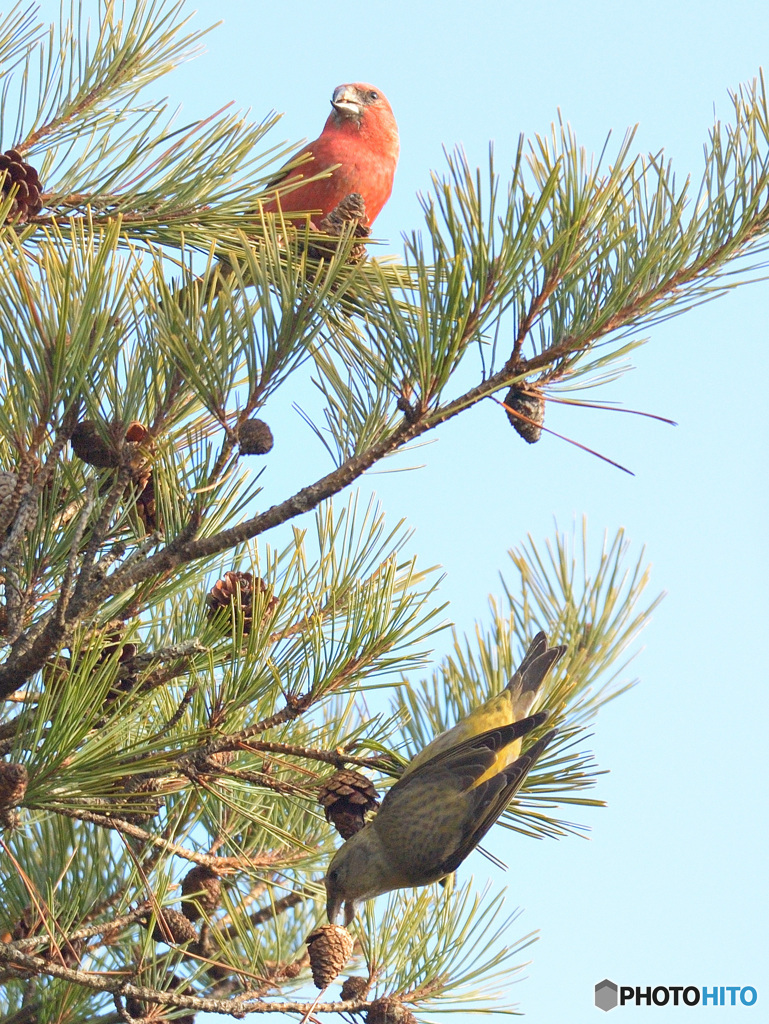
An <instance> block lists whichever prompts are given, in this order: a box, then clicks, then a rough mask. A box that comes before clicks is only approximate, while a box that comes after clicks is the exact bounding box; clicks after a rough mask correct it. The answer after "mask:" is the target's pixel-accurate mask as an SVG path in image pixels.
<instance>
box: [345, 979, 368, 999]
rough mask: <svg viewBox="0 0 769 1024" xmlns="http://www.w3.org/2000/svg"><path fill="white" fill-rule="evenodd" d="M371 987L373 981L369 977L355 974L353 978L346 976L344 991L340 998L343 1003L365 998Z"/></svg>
mask: <svg viewBox="0 0 769 1024" xmlns="http://www.w3.org/2000/svg"><path fill="white" fill-rule="evenodd" d="M370 988H371V982H370V981H369V980H368V978H360V977H357V976H356V975H353V976H352V977H351V978H345V979H344V984H343V985H342V991H341V993H340V996H339V998H340V999H341V1000H342V1002H343V1003H346V1002H347V1001H348V1000H350V1001H352V1000H353V999H355V1000H356V1001H357V1000H359V999H365V998H366V996H367V995H368V990H369V989H370Z"/></svg>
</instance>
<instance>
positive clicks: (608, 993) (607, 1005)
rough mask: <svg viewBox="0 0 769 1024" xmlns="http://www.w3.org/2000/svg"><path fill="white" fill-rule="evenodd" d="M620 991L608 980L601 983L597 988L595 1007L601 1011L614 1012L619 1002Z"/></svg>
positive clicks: (605, 979)
mask: <svg viewBox="0 0 769 1024" xmlns="http://www.w3.org/2000/svg"><path fill="white" fill-rule="evenodd" d="M618 991H619V989H618V987H617V986H616V985H615V984H614V982H613V981H609V979H608V978H604V979H603V981H599V982H598V984H597V985H596V987H595V1005H596V1006H597V1007H598V1009H599V1010H613V1009H614V1007H615V1006H616V1005H617V1003H618V1001H619V1000H618V999H617V992H618Z"/></svg>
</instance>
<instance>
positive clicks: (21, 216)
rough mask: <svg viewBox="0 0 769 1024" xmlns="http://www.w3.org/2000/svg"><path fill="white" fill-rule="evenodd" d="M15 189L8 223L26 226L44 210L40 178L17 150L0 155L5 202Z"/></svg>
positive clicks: (0, 173)
mask: <svg viewBox="0 0 769 1024" xmlns="http://www.w3.org/2000/svg"><path fill="white" fill-rule="evenodd" d="M14 187H15V188H16V189H17V191H16V195H15V196H14V199H13V203H12V204H11V209H10V210H9V212H8V217H7V223H9V224H26V223H27V221H28V220H29V218H30V217H36V216H37V215H38V213H40V211H41V210H42V208H43V200H42V198H41V196H42V191H43V190H42V186H41V184H40V176H39V175H38V173H37V171H36V170H35V168H34V167H33V166H32V165H31V164H28V163H27V162H26V160H25V159H24V157H23V156H22V155H21V153H19V151H18V150H17V149H7V150H6V151H5V152H4V153H2V154H0V193H1V194H2V198H3V200H5V199H6V198H7V197H8V196H9V195H10V194H11V191H12V190H13V189H14Z"/></svg>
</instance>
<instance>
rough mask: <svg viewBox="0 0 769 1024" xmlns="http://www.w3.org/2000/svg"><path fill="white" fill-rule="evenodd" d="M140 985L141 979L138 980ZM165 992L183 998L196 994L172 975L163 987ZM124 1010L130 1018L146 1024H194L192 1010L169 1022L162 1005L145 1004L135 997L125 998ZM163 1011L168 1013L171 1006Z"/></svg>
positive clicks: (190, 987) (169, 1019) (189, 986)
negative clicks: (180, 995) (182, 996)
mask: <svg viewBox="0 0 769 1024" xmlns="http://www.w3.org/2000/svg"><path fill="white" fill-rule="evenodd" d="M139 980H140V983H141V978H140V979H139ZM165 991H166V992H180V993H181V994H182V995H185V996H194V995H196V994H197V993H196V992H195V990H194V988H192V986H191V985H185V984H184V981H183V980H182V979H181V978H179V977H178V976H177V975H176V974H174V975H173V976H172V977H171V978H169V980H168V984H167V985H166V986H165ZM125 1008H126V1010H127V1011H128V1015H129V1016H130V1017H135V1018H136V1019H137V1020H141V1021H145V1020H146V1021H147V1024H150V1022H151V1024H195V1014H194V1012H193V1011H192V1010H190V1011H189V1013H185V1014H183V1015H182V1016H181V1017H178V1016H177V1017H174V1018H173V1021H171V1018H170V1017H167V1016H165V1014H164V1012H163V1010H164V1007H163V1005H162V1003H145V1002H144V1001H143V1000H141V999H137V998H136V997H135V996H126V998H125ZM165 1009H166V1010H167V1011H168V1012H169V1013H170V1011H171V1010H172V1009H173V1007H172V1006H167V1007H165Z"/></svg>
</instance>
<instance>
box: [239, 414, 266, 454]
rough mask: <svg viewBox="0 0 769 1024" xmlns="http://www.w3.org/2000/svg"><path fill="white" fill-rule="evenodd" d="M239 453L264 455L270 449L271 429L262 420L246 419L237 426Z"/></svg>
mask: <svg viewBox="0 0 769 1024" xmlns="http://www.w3.org/2000/svg"><path fill="white" fill-rule="evenodd" d="M238 444H239V446H240V454H241V455H266V454H267V452H268V451H270V450H271V449H272V446H273V444H274V440H273V437H272V431H271V430H270V428H269V427H268V426H267V424H266V423H265V422H264V420H257V419H253V420H246V422H245V423H241V425H240V427H239V428H238Z"/></svg>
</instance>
